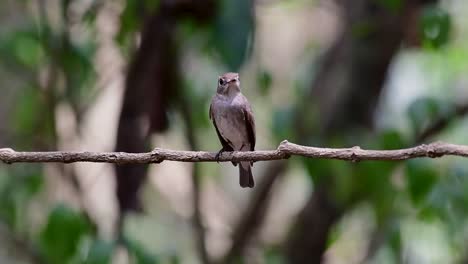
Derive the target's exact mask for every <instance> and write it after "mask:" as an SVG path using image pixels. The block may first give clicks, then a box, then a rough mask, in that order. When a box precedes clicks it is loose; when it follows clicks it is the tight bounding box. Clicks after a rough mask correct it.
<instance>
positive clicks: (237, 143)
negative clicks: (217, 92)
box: [215, 106, 250, 150]
mask: <svg viewBox="0 0 468 264" xmlns="http://www.w3.org/2000/svg"><path fill="white" fill-rule="evenodd" d="M231 107H232V106H229V107H226V106H222V107H218V109H217V110H218V111H219V112H218V114H217V115H215V121H216V126H217V127H218V130H219V133H220V134H221V136H222V137H223V138H224V139H226V140H227V141H228V143H229V144H230V145H231V147H232V148H233V149H234V150H249V149H250V144H248V137H247V129H246V125H245V120H244V117H243V115H241V113H242V112H241V111H235V110H234V109H232V108H231Z"/></svg>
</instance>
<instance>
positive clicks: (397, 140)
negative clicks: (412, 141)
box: [378, 130, 407, 149]
mask: <svg viewBox="0 0 468 264" xmlns="http://www.w3.org/2000/svg"><path fill="white" fill-rule="evenodd" d="M378 142H379V144H378V146H379V149H399V148H403V147H404V146H407V142H406V140H405V139H404V138H403V136H402V135H401V133H399V132H398V131H397V130H386V131H384V132H383V133H381V134H380V135H379V136H378Z"/></svg>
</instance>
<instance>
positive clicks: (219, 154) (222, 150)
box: [216, 148, 226, 163]
mask: <svg viewBox="0 0 468 264" xmlns="http://www.w3.org/2000/svg"><path fill="white" fill-rule="evenodd" d="M224 151H226V150H225V149H224V148H222V149H220V150H219V151H218V153H217V154H216V162H217V163H219V157H220V156H221V153H223V152H224Z"/></svg>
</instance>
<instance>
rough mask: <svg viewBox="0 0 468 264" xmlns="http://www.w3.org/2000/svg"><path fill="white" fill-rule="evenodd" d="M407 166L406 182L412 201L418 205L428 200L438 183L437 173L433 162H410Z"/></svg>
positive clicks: (416, 160)
mask: <svg viewBox="0 0 468 264" xmlns="http://www.w3.org/2000/svg"><path fill="white" fill-rule="evenodd" d="M405 165H406V181H407V185H408V192H409V194H410V197H411V199H412V200H413V202H414V203H415V204H417V205H419V204H421V202H422V201H423V200H424V199H425V198H426V196H427V194H428V193H429V192H430V191H431V189H432V188H433V186H434V184H435V183H436V182H437V178H438V177H437V171H436V169H435V167H434V165H433V163H431V161H428V160H425V159H414V160H409V161H407V162H406V163H405Z"/></svg>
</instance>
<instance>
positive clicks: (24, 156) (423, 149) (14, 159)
mask: <svg viewBox="0 0 468 264" xmlns="http://www.w3.org/2000/svg"><path fill="white" fill-rule="evenodd" d="M216 154H217V152H206V151H184V150H170V149H160V148H156V149H154V150H153V151H151V152H145V153H127V152H87V151H44V152H17V151H14V150H13V149H10V148H2V149H0V161H3V162H5V163H7V164H10V163H19V162H28V163H33V162H42V163H44V162H60V163H73V162H104V163H117V164H130V163H132V164H150V163H161V162H163V161H165V160H168V161H179V162H213V161H217V160H216ZM290 156H302V157H307V158H313V159H337V160H347V161H352V162H359V161H365V160H387V161H392V160H394V161H396V160H408V159H414V158H423V157H428V158H438V157H442V156H460V157H468V146H466V145H456V144H450V143H444V142H435V143H431V144H422V145H419V146H416V147H412V148H405V149H395V150H366V149H361V148H360V147H358V146H356V147H352V148H316V147H308V146H302V145H297V144H294V143H290V142H288V141H287V140H284V141H283V142H281V144H280V145H279V146H278V148H277V149H276V150H258V151H233V152H223V153H222V154H221V155H220V157H219V161H235V162H239V161H267V160H281V159H288V158H289V157H290Z"/></svg>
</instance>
